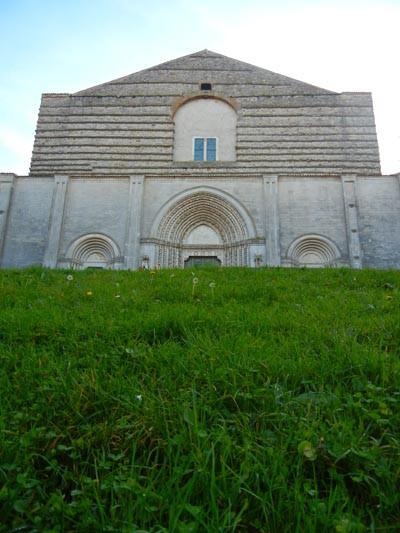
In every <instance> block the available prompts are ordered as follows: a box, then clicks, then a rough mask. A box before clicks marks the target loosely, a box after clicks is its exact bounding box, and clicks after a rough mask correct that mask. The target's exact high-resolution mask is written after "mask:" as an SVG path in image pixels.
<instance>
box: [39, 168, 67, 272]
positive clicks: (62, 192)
mask: <svg viewBox="0 0 400 533" xmlns="http://www.w3.org/2000/svg"><path fill="white" fill-rule="evenodd" d="M67 187H68V176H54V190H53V200H52V203H51V211H50V218H49V233H48V238H47V247H46V251H45V253H44V259H43V266H45V267H48V268H55V267H56V266H57V260H58V250H59V247H60V237H61V229H62V223H63V220H64V208H65V198H66V194H67Z"/></svg>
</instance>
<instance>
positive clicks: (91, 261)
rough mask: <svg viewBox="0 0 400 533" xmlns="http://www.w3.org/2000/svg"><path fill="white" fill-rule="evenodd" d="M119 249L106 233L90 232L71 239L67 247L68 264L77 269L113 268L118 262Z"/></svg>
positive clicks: (119, 259)
mask: <svg viewBox="0 0 400 533" xmlns="http://www.w3.org/2000/svg"><path fill="white" fill-rule="evenodd" d="M119 256H120V253H119V249H118V246H117V245H116V244H115V242H114V241H113V240H112V239H110V237H107V236H106V235H103V234H99V233H90V234H87V235H83V236H81V237H79V238H78V239H76V240H75V241H73V242H72V243H71V245H70V246H69V248H68V252H67V258H68V260H69V262H70V266H71V267H72V268H75V269H77V270H84V269H86V268H115V263H117V262H120V261H121V258H120V257H119Z"/></svg>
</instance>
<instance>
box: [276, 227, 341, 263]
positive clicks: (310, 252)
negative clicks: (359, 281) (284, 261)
mask: <svg viewBox="0 0 400 533" xmlns="http://www.w3.org/2000/svg"><path fill="white" fill-rule="evenodd" d="M340 257H341V254H340V250H339V248H338V247H337V246H336V244H335V243H334V242H332V241H331V240H330V239H328V238H327V237H323V236H322V235H314V234H312V235H303V236H302V237H299V238H298V239H296V240H295V241H293V242H292V244H291V245H290V246H289V248H288V252H287V258H288V260H289V264H290V265H291V266H297V267H310V268H321V267H328V266H336V265H337V262H338V261H339V260H340Z"/></svg>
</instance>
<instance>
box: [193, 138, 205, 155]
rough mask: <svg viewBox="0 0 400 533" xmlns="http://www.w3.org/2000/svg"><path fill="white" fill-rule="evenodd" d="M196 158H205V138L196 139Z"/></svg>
mask: <svg viewBox="0 0 400 533" xmlns="http://www.w3.org/2000/svg"><path fill="white" fill-rule="evenodd" d="M194 160H195V161H203V160H204V139H200V138H199V139H195V140H194Z"/></svg>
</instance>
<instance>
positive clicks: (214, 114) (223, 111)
mask: <svg viewBox="0 0 400 533" xmlns="http://www.w3.org/2000/svg"><path fill="white" fill-rule="evenodd" d="M173 120H174V123H175V129H174V161H196V163H201V162H208V163H210V162H213V161H235V160H236V149H235V146H236V123H237V115H236V111H235V109H234V108H233V107H232V105H231V104H229V103H227V102H225V101H224V100H222V99H220V98H212V97H207V98H205V97H204V98H199V97H197V98H193V99H190V100H188V101H186V102H185V103H183V104H182V105H181V106H180V107H179V108H178V109H177V111H176V112H175V114H174V116H173Z"/></svg>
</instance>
